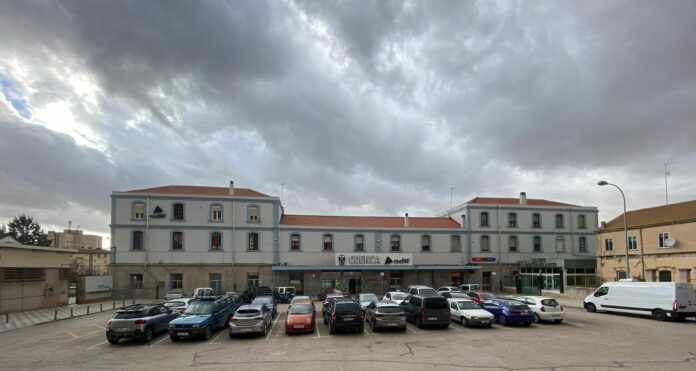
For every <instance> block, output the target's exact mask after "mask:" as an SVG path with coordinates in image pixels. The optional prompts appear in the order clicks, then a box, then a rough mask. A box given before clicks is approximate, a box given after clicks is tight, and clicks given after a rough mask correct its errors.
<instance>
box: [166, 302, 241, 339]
mask: <svg viewBox="0 0 696 371" xmlns="http://www.w3.org/2000/svg"><path fill="white" fill-rule="evenodd" d="M235 309H236V307H235V305H234V302H233V301H232V299H231V298H230V297H227V296H223V297H217V298H216V297H205V298H201V299H194V300H191V301H190V302H189V305H188V307H187V308H186V310H185V311H184V313H183V315H182V316H181V317H179V318H176V319H175V320H173V321H171V322H170V323H169V337H170V338H171V339H172V341H179V339H182V338H201V339H204V340H208V339H209V338H210V336H211V335H212V334H213V331H215V329H217V328H220V327H225V326H227V324H228V322H229V320H230V319H231V318H232V315H233V313H234V311H235Z"/></svg>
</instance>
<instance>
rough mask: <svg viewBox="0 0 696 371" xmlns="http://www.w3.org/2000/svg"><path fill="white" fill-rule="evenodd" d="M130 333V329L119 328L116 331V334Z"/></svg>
mask: <svg viewBox="0 0 696 371" xmlns="http://www.w3.org/2000/svg"><path fill="white" fill-rule="evenodd" d="M129 331H130V329H129V328H117V329H116V332H129Z"/></svg>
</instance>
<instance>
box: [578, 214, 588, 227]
mask: <svg viewBox="0 0 696 371" xmlns="http://www.w3.org/2000/svg"><path fill="white" fill-rule="evenodd" d="M586 228H587V224H585V215H583V214H580V215H578V229H586Z"/></svg>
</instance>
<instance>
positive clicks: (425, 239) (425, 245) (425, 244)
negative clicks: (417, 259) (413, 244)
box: [421, 234, 430, 252]
mask: <svg viewBox="0 0 696 371" xmlns="http://www.w3.org/2000/svg"><path fill="white" fill-rule="evenodd" d="M421 251H422V252H430V236H429V235H427V234H426V235H422V236H421Z"/></svg>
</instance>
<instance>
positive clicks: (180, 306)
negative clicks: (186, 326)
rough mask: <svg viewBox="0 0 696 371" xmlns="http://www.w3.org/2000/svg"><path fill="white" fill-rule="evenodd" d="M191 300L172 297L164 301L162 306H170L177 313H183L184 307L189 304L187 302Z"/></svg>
mask: <svg viewBox="0 0 696 371" xmlns="http://www.w3.org/2000/svg"><path fill="white" fill-rule="evenodd" d="M191 300H193V299H191V298H179V299H172V300H169V301H167V302H166V303H164V306H165V307H167V308H172V310H176V311H178V312H179V313H184V311H185V310H186V308H187V307H188V305H189V302H190V301H191Z"/></svg>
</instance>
